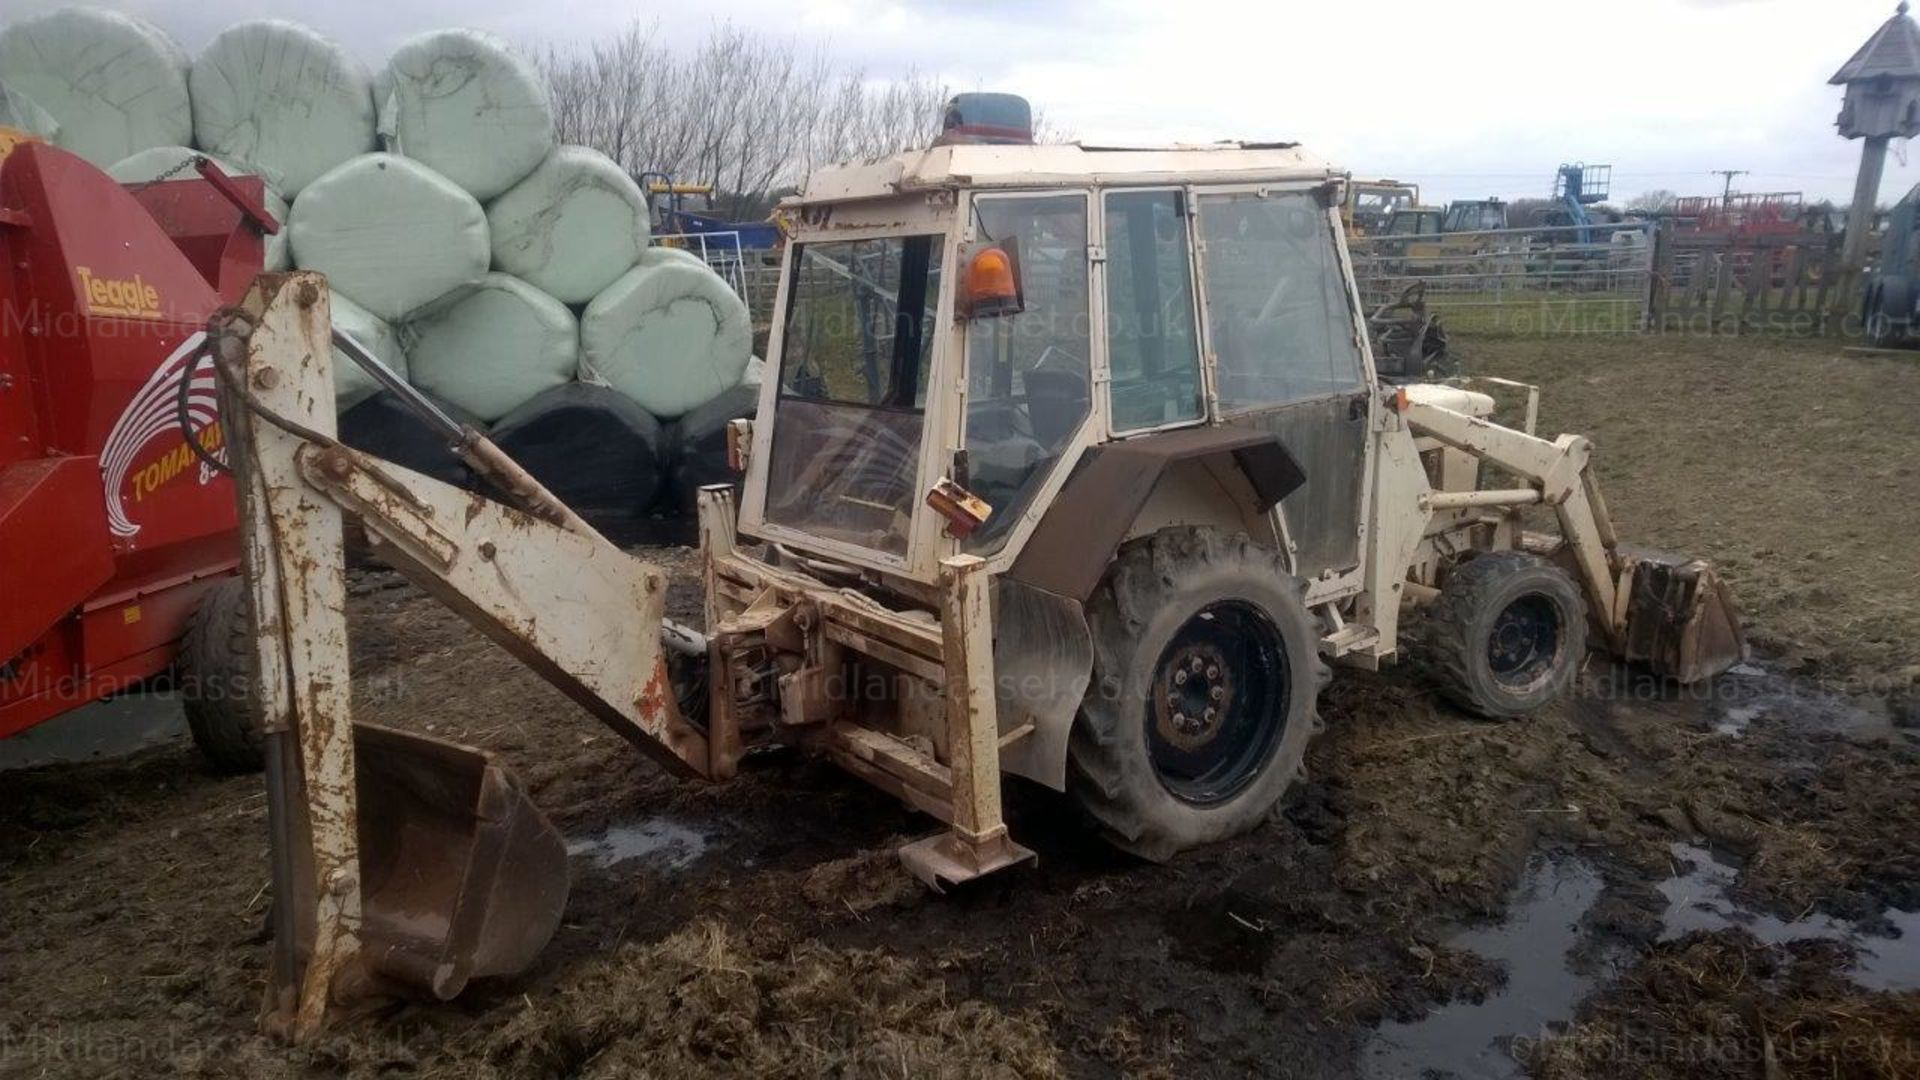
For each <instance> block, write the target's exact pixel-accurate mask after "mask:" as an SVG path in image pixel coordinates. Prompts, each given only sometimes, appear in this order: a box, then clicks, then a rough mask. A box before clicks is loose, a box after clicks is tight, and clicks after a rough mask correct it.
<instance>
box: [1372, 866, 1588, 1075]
mask: <svg viewBox="0 0 1920 1080" xmlns="http://www.w3.org/2000/svg"><path fill="white" fill-rule="evenodd" d="M1602 887H1603V883H1602V882H1601V879H1600V875H1599V873H1597V872H1596V871H1595V870H1594V869H1593V868H1592V867H1591V866H1589V865H1587V864H1586V863H1584V862H1580V861H1578V860H1573V859H1564V860H1552V859H1547V858H1537V859H1535V860H1533V861H1532V862H1531V863H1529V864H1528V866H1527V872H1526V875H1525V876H1524V877H1523V878H1522V879H1521V882H1520V886H1519V889H1518V890H1517V892H1516V893H1515V896H1514V899H1513V904H1512V907H1511V908H1510V909H1509V911H1508V915H1507V918H1506V919H1505V920H1504V921H1502V922H1500V923H1497V924H1495V925H1493V926H1487V927H1476V928H1474V929H1471V930H1466V931H1463V932H1461V933H1460V934H1458V935H1456V936H1455V937H1453V938H1451V939H1449V940H1448V942H1447V944H1448V945H1450V946H1452V947H1454V948H1457V949H1468V950H1471V951H1472V952H1475V953H1478V954H1479V955H1481V956H1483V957H1486V958H1487V959H1489V960H1494V961H1498V962H1499V963H1500V964H1501V965H1503V966H1504V967H1505V968H1506V971H1507V982H1506V985H1505V986H1504V987H1502V988H1501V989H1499V990H1497V991H1495V992H1494V993H1492V994H1489V995H1488V996H1487V998H1486V1000H1485V1001H1482V1002H1480V1003H1478V1004H1475V1003H1473V1002H1471V1001H1456V1002H1453V1003H1452V1004H1449V1005H1443V1006H1441V1007H1440V1008H1438V1009H1435V1010H1433V1011H1432V1012H1430V1013H1428V1014H1427V1015H1426V1016H1425V1017H1423V1018H1422V1019H1420V1020H1418V1021H1415V1022H1413V1023H1400V1022H1397V1021H1389V1022H1387V1023H1383V1024H1381V1025H1380V1027H1379V1028H1378V1029H1377V1030H1376V1031H1375V1032H1374V1036H1373V1039H1372V1041H1371V1042H1370V1043H1369V1044H1368V1046H1367V1049H1366V1054H1365V1058H1364V1060H1363V1062H1362V1072H1363V1073H1364V1074H1365V1075H1366V1076H1369V1077H1380V1078H1382V1080H1385V1078H1389V1077H1393V1078H1404V1077H1422V1078H1443V1077H1444V1078H1459V1080H1504V1078H1506V1077H1516V1076H1519V1075H1520V1074H1521V1073H1520V1066H1519V1064H1518V1063H1517V1062H1515V1061H1514V1060H1513V1057H1512V1056H1511V1055H1510V1054H1509V1053H1508V1052H1507V1044H1508V1042H1509V1041H1510V1040H1511V1039H1513V1038H1515V1037H1516V1036H1533V1035H1537V1034H1538V1033H1540V1032H1541V1031H1542V1030H1543V1029H1545V1028H1548V1027H1550V1026H1552V1025H1554V1024H1557V1023H1561V1022H1564V1021H1566V1020H1567V1019H1569V1018H1570V1017H1572V1015H1573V1010H1574V1006H1575V1005H1576V1004H1577V1003H1578V1002H1579V1001H1580V999H1581V998H1583V997H1585V996H1586V995H1587V994H1588V993H1589V992H1590V991H1591V990H1593V989H1594V987H1595V986H1596V985H1597V983H1598V981H1599V978H1600V977H1601V976H1602V975H1603V974H1605V972H1604V971H1596V972H1593V973H1591V974H1580V973H1577V972H1575V971H1574V970H1573V967H1572V965H1571V962H1570V959H1569V956H1568V954H1569V952H1570V951H1571V950H1572V949H1573V948H1574V946H1575V945H1576V944H1578V942H1579V940H1580V921H1581V919H1582V918H1583V917H1585V915H1586V913H1587V911H1588V910H1589V909H1590V908H1592V907H1593V904H1594V901H1595V900H1597V899H1599V896H1600V891H1601V888H1602Z"/></svg>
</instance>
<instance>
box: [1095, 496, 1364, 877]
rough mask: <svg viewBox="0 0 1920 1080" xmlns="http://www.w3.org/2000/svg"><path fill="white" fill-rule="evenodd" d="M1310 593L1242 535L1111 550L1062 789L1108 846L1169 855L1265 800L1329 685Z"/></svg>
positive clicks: (1219, 832)
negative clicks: (1086, 683) (1089, 671)
mask: <svg viewBox="0 0 1920 1080" xmlns="http://www.w3.org/2000/svg"><path fill="white" fill-rule="evenodd" d="M1305 591H1306V590H1305V587H1304V585H1302V583H1301V582H1300V581H1299V579H1297V578H1295V577H1293V576H1292V575H1291V574H1288V573H1287V571H1286V567H1285V565H1284V564H1283V563H1282V562H1281V560H1280V558H1279V556H1278V555H1276V554H1275V553H1274V552H1272V551H1269V550H1267V549H1265V548H1261V547H1259V546H1257V545H1255V544H1254V543H1253V542H1252V541H1251V540H1249V539H1247V538H1246V537H1244V536H1239V537H1228V536H1224V535H1222V534H1220V533H1215V532H1211V531H1208V530H1198V529H1169V530H1166V531H1163V532H1160V533H1157V534H1155V535H1154V536H1152V537H1149V538H1146V539H1144V540H1138V541H1135V542H1133V543H1132V544H1129V545H1128V546H1126V547H1125V548H1122V549H1121V552H1120V555H1119V557H1118V558H1117V559H1116V560H1115V562H1114V565H1113V567H1112V568H1111V569H1110V570H1109V571H1108V574H1107V578H1106V580H1105V582H1103V583H1102V585H1101V588H1100V591H1099V592H1097V593H1095V594H1094V597H1093V598H1092V600H1091V602H1090V603H1089V605H1088V612H1087V614H1088V620H1089V623H1090V624H1091V628H1092V631H1093V640H1094V652H1093V655H1094V660H1093V681H1092V684H1091V686H1090V687H1089V688H1088V691H1087V698H1086V701H1085V702H1084V703H1083V704H1082V706H1081V711H1080V717H1079V720H1078V722H1077V723H1076V724H1075V725H1074V730H1073V737H1072V740H1071V742H1070V743H1069V762H1070V765H1071V768H1070V770H1069V785H1070V789H1071V790H1072V792H1073V793H1074V796H1075V798H1076V799H1077V800H1078V801H1079V803H1080V805H1081V806H1082V807H1084V808H1085V809H1086V811H1087V812H1088V814H1090V815H1091V816H1092V817H1093V819H1094V821H1095V822H1097V823H1098V825H1099V826H1100V829H1101V831H1102V832H1103V833H1104V834H1105V835H1106V837H1107V838H1108V839H1109V840H1110V841H1111V842H1112V843H1113V844H1114V845H1115V846H1117V847H1119V848H1121V849H1123V850H1126V851H1130V852H1132V853H1134V854H1136V855H1140V856H1142V857H1144V858H1148V859H1153V860H1156V861H1159V860H1165V859H1168V858H1170V857H1172V856H1173V855H1175V854H1177V853H1179V852H1181V851H1184V850H1186V849H1188V848H1191V847H1196V846H1198V845H1201V844H1207V843H1211V842H1213V841H1216V840H1222V839H1225V838H1227V837H1229V836H1233V835H1236V834H1238V833H1242V832H1245V831H1247V830H1248V829H1251V828H1253V827H1255V826H1256V825H1258V824H1260V823H1261V822H1262V821H1264V820H1266V818H1267V816H1268V814H1270V813H1271V812H1272V810H1273V807H1274V804H1275V803H1277V802H1278V801H1279V799H1280V797H1281V795H1283V794H1285V792H1286V790H1287V786H1288V785H1289V784H1290V783H1291V782H1292V781H1293V778H1294V776H1295V775H1296V774H1297V773H1298V772H1299V771H1300V764H1301V759H1302V757H1303V756H1304V755H1305V753H1306V746H1307V739H1308V737H1309V736H1310V735H1311V734H1312V733H1313V731H1314V729H1315V728H1317V727H1318V726H1319V719H1318V717H1317V715H1316V714H1315V705H1316V699H1317V698H1318V697H1319V693H1320V688H1321V686H1322V685H1323V684H1324V682H1325V681H1326V665H1324V664H1323V663H1321V661H1320V657H1319V653H1318V648H1319V641H1320V635H1319V633H1318V632H1317V631H1316V630H1315V628H1314V622H1313V619H1312V617H1311V616H1310V615H1309V614H1308V613H1307V607H1306V603H1305V601H1304V599H1303V597H1304V595H1305Z"/></svg>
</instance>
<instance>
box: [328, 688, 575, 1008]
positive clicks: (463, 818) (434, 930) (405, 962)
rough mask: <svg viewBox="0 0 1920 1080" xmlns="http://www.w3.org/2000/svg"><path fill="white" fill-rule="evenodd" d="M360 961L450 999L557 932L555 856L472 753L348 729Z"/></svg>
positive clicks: (531, 814)
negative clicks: (355, 811)
mask: <svg viewBox="0 0 1920 1080" xmlns="http://www.w3.org/2000/svg"><path fill="white" fill-rule="evenodd" d="M354 755H355V758H356V759H357V762H358V771H357V778H356V782H355V785H354V786H355V791H356V794H357V797H358V801H359V829H358V833H359V839H360V874H361V882H362V885H361V903H362V923H361V941H362V948H363V952H362V956H363V958H364V960H365V963H366V966H367V968H368V970H369V971H370V972H372V973H373V974H375V975H376V976H380V977H382V981H386V980H390V981H393V982H398V983H401V984H404V986H405V987H408V988H419V989H423V990H426V991H428V992H430V993H432V994H433V995H434V996H435V997H437V998H440V999H441V1000H446V999H449V998H452V997H453V996H454V995H456V994H458V993H459V992H460V991H461V989H462V988H464V987H465V986H466V985H467V981H468V980H469V979H475V978H481V977H485V976H489V975H511V974H514V973H516V972H519V971H522V970H524V969H525V968H526V967H527V966H528V965H530V964H531V963H532V962H533V960H534V957H536V956H537V955H539V953H540V950H541V949H542V948H544V947H545V946H546V943H547V940H548V939H549V938H551V937H552V936H553V932H554V930H555V928H557V927H558V926H559V925H560V913H561V910H562V909H563V908H565V906H566V903H567V850H566V845H565V843H564V842H563V841H562V840H561V838H560V834H559V833H558V832H556V831H555V830H554V827H553V826H552V825H551V824H549V823H548V821H547V819H546V816H545V815H543V814H541V813H540V811H539V809H538V808H537V807H535V806H534V805H533V802H532V801H531V800H530V799H528V798H527V794H526V792H525V791H524V790H522V789H521V787H520V783H519V781H518V779H517V778H515V777H514V775H513V774H512V773H511V772H508V771H507V770H506V769H504V768H502V767H501V766H499V765H496V764H494V763H493V761H492V759H491V758H490V757H489V756H488V755H487V754H486V753H484V752H482V751H480V750H476V749H474V748H472V747H468V746H461V745H459V744H457V743H451V742H445V741H442V740H440V739H433V738H428V737H426V736H422V735H413V734H409V733H407V732H402V731H395V730H393V729H391V728H382V727H375V726H372V725H369V724H355V725H354Z"/></svg>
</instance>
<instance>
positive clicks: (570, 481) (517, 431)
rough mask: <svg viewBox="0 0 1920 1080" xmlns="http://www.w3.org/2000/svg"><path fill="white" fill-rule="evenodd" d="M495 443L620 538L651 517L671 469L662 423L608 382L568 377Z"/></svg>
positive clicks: (499, 429) (502, 428)
mask: <svg viewBox="0 0 1920 1080" xmlns="http://www.w3.org/2000/svg"><path fill="white" fill-rule="evenodd" d="M493 441H494V442H495V443H496V444H497V445H498V446H499V447H500V449H501V450H503V451H505V452H506V453H507V456H509V457H511V458H513V460H514V461H516V462H519V463H520V465H521V466H522V467H523V468H525V469H526V470H527V471H528V472H530V473H532V474H533V478H534V479H536V480H538V481H540V483H541V484H543V485H544V486H545V487H546V489H547V490H548V491H551V492H553V493H554V495H556V496H557V497H559V499H560V501H562V502H564V503H566V504H567V505H568V506H570V507H572V508H573V509H574V510H575V511H576V512H578V513H579V514H580V516H581V517H584V518H586V519H587V521H588V522H589V523H591V524H592V525H593V527H594V528H596V529H599V530H600V531H601V532H603V533H606V534H607V535H608V536H609V537H611V538H613V539H614V540H616V541H625V540H627V539H630V538H632V537H633V536H634V535H635V533H636V531H637V530H638V529H639V528H640V527H641V523H642V522H643V521H644V520H645V519H646V518H647V516H648V511H649V510H650V509H651V507H652V504H653V501H654V496H655V495H656V494H657V493H658V492H659V490H660V482H661V480H662V478H663V475H664V473H665V471H666V461H665V459H664V457H663V456H662V445H661V435H660V424H659V422H658V421H656V420H655V419H654V418H653V417H652V416H650V415H648V414H647V410H645V409H643V408H641V407H640V406H639V405H638V404H637V403H636V402H634V401H633V400H632V399H630V398H628V397H627V396H626V395H625V394H622V393H620V392H619V391H618V390H614V389H612V388H611V387H606V386H595V385H593V384H592V383H579V382H570V383H567V384H566V385H564V386H556V387H554V388H552V389H550V390H547V391H545V392H543V393H541V394H539V395H537V396H535V397H534V398H533V399H532V400H531V401H528V402H527V403H526V404H524V405H522V406H520V407H519V408H517V409H515V410H513V411H512V412H511V413H508V414H507V415H506V416H505V417H503V418H502V419H501V420H500V422H499V423H498V424H495V425H494V427H493Z"/></svg>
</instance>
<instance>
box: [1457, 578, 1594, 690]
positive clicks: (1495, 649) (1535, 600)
mask: <svg viewBox="0 0 1920 1080" xmlns="http://www.w3.org/2000/svg"><path fill="white" fill-rule="evenodd" d="M1427 631H1428V634H1427V645H1428V649H1429V651H1430V653H1431V654H1432V655H1431V660H1432V662H1433V666H1434V668H1435V669H1436V673H1437V675H1438V676H1439V681H1440V689H1441V692H1442V693H1444V694H1445V695H1446V696H1447V698H1448V699H1449V700H1451V701H1452V702H1453V703H1454V704H1456V705H1458V706H1460V707H1461V708H1463V709H1465V710H1467V711H1468V712H1470V713H1474V714H1475V715H1478V716H1484V717H1488V718H1490V719H1491V718H1503V717H1514V716H1524V715H1526V714H1528V713H1531V712H1533V711H1534V710H1536V709H1539V708H1540V707H1542V706H1544V705H1546V704H1548V703H1549V702H1551V701H1553V700H1555V699H1556V698H1559V697H1561V696H1563V695H1565V694H1566V693H1567V692H1568V691H1569V690H1570V689H1571V688H1572V687H1573V680H1574V676H1575V675H1576V674H1578V672H1579V670H1580V664H1581V661H1582V660H1583V659H1584V658H1585V657H1586V654H1587V605H1586V602H1585V601H1584V600H1582V599H1581V596H1580V589H1579V586H1577V585H1575V584H1574V582H1573V579H1572V578H1570V577H1568V576H1567V574H1566V572H1565V571H1563V570H1561V569H1560V568H1559V567H1557V566H1555V565H1553V564H1552V563H1550V562H1548V561H1547V560H1545V559H1542V558H1540V557H1539V556H1537V555H1531V554H1528V553H1526V552H1521V551H1496V552H1491V553H1488V554H1485V555H1479V556H1476V557H1474V558H1471V559H1468V560H1467V561H1466V562H1463V563H1460V564H1458V565H1456V566H1455V567H1454V568H1453V569H1452V571H1451V572H1450V573H1448V575H1447V580H1446V582H1445V584H1444V585H1443V586H1442V588H1441V589H1440V598H1439V599H1438V600H1436V601H1435V602H1434V605H1433V608H1432V609H1431V610H1430V611H1428V613H1427Z"/></svg>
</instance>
